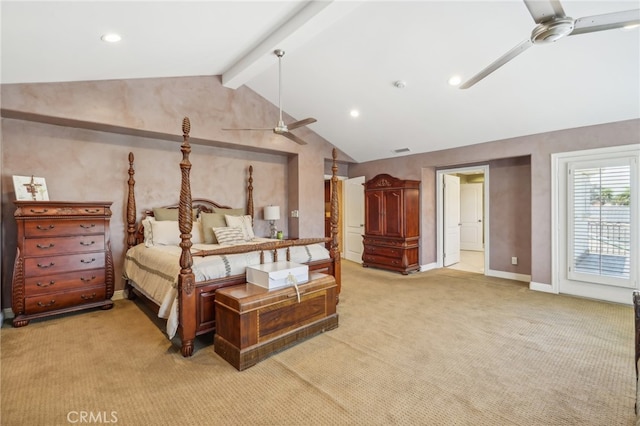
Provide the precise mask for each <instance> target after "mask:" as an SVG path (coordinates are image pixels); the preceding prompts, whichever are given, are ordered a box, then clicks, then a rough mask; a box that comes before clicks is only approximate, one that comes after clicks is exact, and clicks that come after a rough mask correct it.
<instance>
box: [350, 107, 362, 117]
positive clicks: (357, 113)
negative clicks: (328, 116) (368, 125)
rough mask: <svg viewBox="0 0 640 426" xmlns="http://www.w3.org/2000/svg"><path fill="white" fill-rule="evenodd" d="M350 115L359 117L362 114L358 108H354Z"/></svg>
mask: <svg viewBox="0 0 640 426" xmlns="http://www.w3.org/2000/svg"><path fill="white" fill-rule="evenodd" d="M349 115H351V116H352V117H358V116H359V115H360V111H358V110H357V109H352V110H351V111H350V112H349Z"/></svg>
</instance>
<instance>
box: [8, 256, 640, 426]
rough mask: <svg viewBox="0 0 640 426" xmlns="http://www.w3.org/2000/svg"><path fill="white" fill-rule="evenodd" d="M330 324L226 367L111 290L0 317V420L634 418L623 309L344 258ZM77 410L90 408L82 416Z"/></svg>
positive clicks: (478, 421)
mask: <svg viewBox="0 0 640 426" xmlns="http://www.w3.org/2000/svg"><path fill="white" fill-rule="evenodd" d="M338 312H339V315H340V326H339V327H338V328H337V329H335V330H332V331H329V332H327V333H324V334H322V335H320V336H316V337H314V338H312V339H309V340H307V341H305V342H303V343H301V344H299V345H297V346H295V347H293V348H290V349H288V350H286V351H283V352H281V353H279V354H276V355H274V356H272V357H270V358H268V359H266V360H264V361H262V362H261V363H259V364H257V365H255V366H253V367H251V368H249V369H247V370H245V371H243V372H238V371H236V370H235V369H234V368H233V367H232V366H230V365H229V364H227V363H226V362H225V361H224V360H222V359H221V358H220V357H219V356H218V355H217V354H215V352H214V351H213V346H212V345H211V344H209V342H210V341H212V336H206V339H201V340H200V342H199V345H198V346H197V348H196V352H195V354H194V356H193V357H192V358H183V357H182V356H181V355H180V353H179V350H178V348H177V346H175V345H171V343H170V342H169V341H168V340H167V339H166V338H165V336H164V334H163V331H162V330H163V328H162V327H159V326H158V322H157V321H156V320H155V319H154V318H153V317H152V316H151V315H150V314H149V312H148V311H147V310H146V309H145V308H144V307H143V306H140V305H138V304H136V303H133V302H130V301H125V300H122V301H117V302H116V304H115V307H114V308H113V309H112V310H110V311H101V310H96V311H88V312H83V313H78V314H71V315H66V316H62V317H56V318H50V319H47V320H40V321H32V323H31V324H30V325H28V326H27V327H24V328H19V329H14V328H12V327H10V326H9V325H8V324H5V325H4V327H3V328H2V330H1V347H0V348H1V364H0V369H1V375H2V382H1V386H2V388H1V403H2V405H1V412H0V414H1V417H0V424H2V425H64V424H70V423H71V424H74V423H76V424H78V423H80V424H81V423H83V422H81V421H80V420H81V419H82V417H81V416H84V419H85V420H93V421H92V422H91V423H93V424H96V423H103V424H104V423H116V424H118V425H145V426H146V425H175V424H189V425H389V424H411V425H523V426H525V425H526V426H529V425H632V424H634V421H635V415H634V408H633V407H634V401H635V371H634V366H633V356H634V352H633V339H634V333H633V309H632V308H631V307H630V306H622V305H617V304H612V303H605V302H597V301H591V300H585V299H579V298H574V297H566V296H557V295H550V294H544V293H539V292H532V291H529V290H528V288H527V285H526V284H524V283H520V282H516V281H509V280H504V279H495V278H487V277H484V276H482V275H476V274H471V273H467V272H461V271H455V270H447V269H441V270H434V271H430V272H424V273H416V274H412V275H410V276H401V275H399V274H393V273H389V272H385V271H380V270H375V269H364V268H362V267H360V266H359V265H356V264H354V263H351V262H348V261H345V262H343V287H342V294H341V297H340V304H339V305H338ZM84 423H90V422H89V421H85V422H84Z"/></svg>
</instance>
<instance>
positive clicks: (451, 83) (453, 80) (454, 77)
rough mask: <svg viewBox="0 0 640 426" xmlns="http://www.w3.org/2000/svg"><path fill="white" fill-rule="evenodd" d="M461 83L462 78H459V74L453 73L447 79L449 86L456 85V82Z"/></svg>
mask: <svg viewBox="0 0 640 426" xmlns="http://www.w3.org/2000/svg"><path fill="white" fill-rule="evenodd" d="M460 83H462V79H461V78H460V76H459V75H454V76H453V77H451V78H450V79H449V84H450V85H451V86H457V85H458V84H460Z"/></svg>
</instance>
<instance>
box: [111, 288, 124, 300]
mask: <svg viewBox="0 0 640 426" xmlns="http://www.w3.org/2000/svg"><path fill="white" fill-rule="evenodd" d="M122 299H126V295H125V293H124V290H116V291H114V292H113V296H112V297H111V300H122Z"/></svg>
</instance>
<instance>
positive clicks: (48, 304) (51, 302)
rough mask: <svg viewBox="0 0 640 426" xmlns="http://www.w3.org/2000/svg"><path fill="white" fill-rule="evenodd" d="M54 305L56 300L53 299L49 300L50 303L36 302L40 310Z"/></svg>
mask: <svg viewBox="0 0 640 426" xmlns="http://www.w3.org/2000/svg"><path fill="white" fill-rule="evenodd" d="M55 303H56V300H55V299H51V301H50V302H49V303H42V302H38V306H40V307H41V308H46V307H49V306H52V305H53V304H55Z"/></svg>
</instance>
